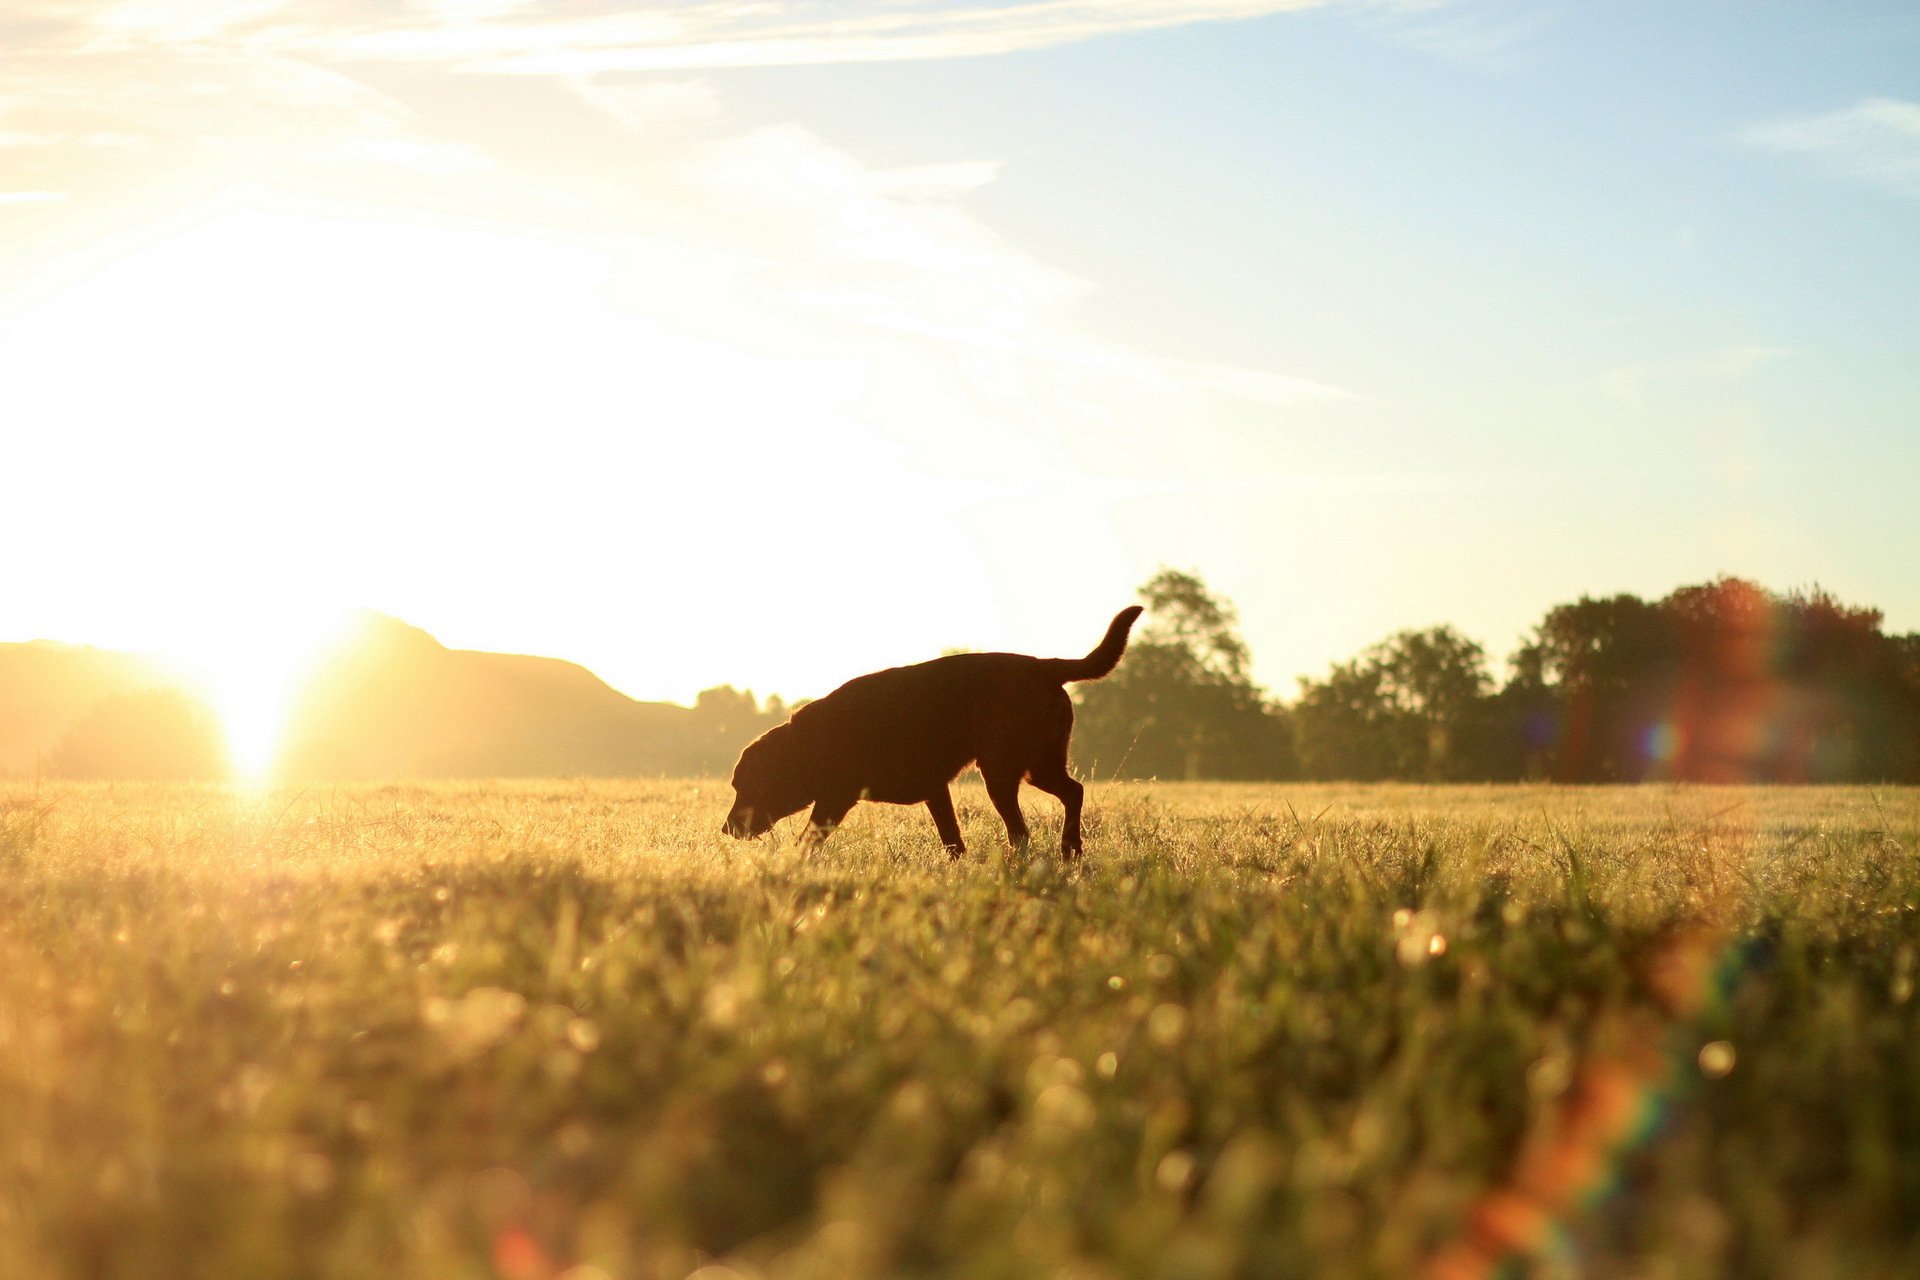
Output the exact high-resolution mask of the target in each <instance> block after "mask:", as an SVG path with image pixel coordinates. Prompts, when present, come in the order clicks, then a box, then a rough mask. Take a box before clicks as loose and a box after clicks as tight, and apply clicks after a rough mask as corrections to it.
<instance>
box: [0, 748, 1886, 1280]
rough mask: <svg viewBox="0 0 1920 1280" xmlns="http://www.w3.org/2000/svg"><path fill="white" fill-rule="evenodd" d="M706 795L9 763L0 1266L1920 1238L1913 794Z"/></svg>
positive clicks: (1246, 1258)
mask: <svg viewBox="0 0 1920 1280" xmlns="http://www.w3.org/2000/svg"><path fill="white" fill-rule="evenodd" d="M728 795H729V793H728V792H727V789H726V788H725V787H724V786H723V785H721V784H718V783H713V782H706V783H673V782H659V783H652V782H633V783H624V782H623V783H552V784H539V785H531V784H529V785H522V784H493V785H473V786H458V785H447V786H434V787H420V788H415V787H401V788H361V789H312V790H308V791H304V792H286V793H275V794H269V795H266V796H263V797H249V796H236V795H234V794H230V793H227V792H223V791H220V790H214V789H187V788H175V789H167V788H157V787H156V788H140V787H126V786H116V787H104V786H102V787H87V786H71V787H59V788H53V787H43V788H35V787H32V786H30V785H27V784H0V1276H7V1277H23V1278H25V1277H47V1278H50V1280H65V1278H68V1277H102V1278H106V1277H113V1278H122V1277H124V1278H126V1280H133V1278H135V1277H139V1278H140V1280H164V1278H167V1277H246V1278H252V1277H276V1276H330V1277H361V1276H396V1277H489V1276H500V1277H505V1278H506V1280H540V1278H545V1277H561V1276H565V1277H567V1280H601V1278H602V1277H607V1278H609V1280H623V1278H626V1277H635V1278H642V1277H660V1278H661V1280H681V1277H684V1276H687V1275H689V1274H695V1275H698V1276H699V1280H736V1278H737V1277H749V1278H750V1277H761V1276H764V1277H768V1278H769V1280H783V1278H786V1277H793V1278H795V1280H798V1278H801V1277H818V1278H819V1280H858V1278H859V1277H881V1276H967V1277H982V1278H986V1277H1007V1278H1009V1280H1011V1278H1013V1277H1059V1278H1061V1280H1101V1278H1104V1277H1132V1276H1143V1277H1167V1278H1169V1280H1174V1278H1180V1280H1186V1278H1192V1280H1205V1278H1208V1277H1228V1276H1329V1277H1346V1276H1381V1277H1399V1276H1422V1275H1425V1276H1431V1277H1435V1278H1436V1280H1447V1278H1451V1277H1455V1276H1460V1277H1467V1276H1490V1275H1496V1274H1513V1275H1527V1276H1560V1275H1567V1276H1572V1275H1580V1276H1603V1277H1611V1276H1619V1277H1629V1276H1632V1277H1691V1276H1731V1275H1767V1276H1792V1277H1823V1276H1832V1277H1864V1276H1888V1277H1892V1276H1912V1275H1916V1274H1920V1012H1916V1004H1915V1001H1914V999H1913V996H1914V991H1915V982H1916V962H1917V961H1920V916H1917V915H1916V904H1917V903H1920V793H1916V792H1913V791H1881V792H1868V791H1864V790H1771V791H1743V790H1730V789H1635V790H1554V789H1547V788H1497V789H1496V788H1454V789H1448V788H1409V787H1391V788H1382V787H1371V788H1366V787H1226V786H1217V787H1216V786H1166V785H1161V786H1153V787H1120V786H1097V787H1094V788H1093V789H1092V790H1091V795H1090V808H1089V815H1090V816H1089V833H1088V848H1089V858H1088V860H1087V862H1086V863H1085V864H1084V867H1082V868H1062V867H1061V866H1059V865H1058V864H1057V863H1056V862H1054V861H1053V860H1052V859H1050V858H1047V857H1044V856H1033V857H1026V858H1016V857H1010V856H1007V855H1005V854H1003V853H1000V852H998V843H997V841H998V823H997V821H996V820H995V819H993V818H992V816H991V812H990V810H989V809H988V808H987V806H986V804H985V801H984V797H982V796H981V795H980V794H979V793H978V792H977V791H971V792H970V791H965V790H964V789H963V792H962V795H961V811H962V820H963V825H964V826H965V828H966V832H967V835H968V839H969V841H970V843H971V844H972V845H973V846H974V850H975V852H974V853H973V854H972V855H971V856H970V857H969V859H968V860H966V861H963V862H960V863H958V864H953V863H949V861H948V860H947V858H946V857H945V856H944V854H942V853H941V851H940V850H939V847H938V842H937V840H936V839H935V837H934V834H933V830H932V825H931V823H929V822H928V820H927V818H926V815H925V813H924V812H923V811H918V810H913V811H907V810H898V809H889V808H885V807H881V806H871V805H868V806H862V807H861V808H860V809H858V810H856V811H855V814H854V816H853V818H852V820H851V821H850V823H849V824H848V826H847V827H846V828H845V829H843V830H842V831H841V833H840V834H839V835H837V836H836V837H835V839H834V841H833V842H832V843H831V844H830V845H829V846H828V848H827V849H826V851H825V852H824V854H821V855H818V856H815V857H813V858H811V859H803V858H801V857H800V856H799V855H798V854H797V853H796V852H795V850H794V849H793V847H792V845H791V840H790V838H789V836H788V833H786V832H782V833H780V835H779V837H778V838H776V840H775V841H772V842H769V841H761V842H759V843H758V844H755V845H740V844H735V843H733V842H731V841H728V840H726V839H725V838H724V837H722V836H720V835H719V834H718V830H717V829H718V826H719V822H720V817H721V815H722V813H723V812H724V810H725V807H726V799H727V796H728ZM1029 810H1030V813H1032V814H1033V815H1035V816H1037V817H1038V818H1039V819H1040V822H1039V824H1038V830H1039V832H1040V837H1039V840H1038V842H1037V845H1038V847H1040V848H1050V847H1051V841H1052V840H1054V839H1056V838H1057V831H1058V824H1057V812H1058V810H1057V807H1054V806H1052V805H1050V804H1047V803H1044V799H1043V798H1035V799H1034V800H1032V801H1031V802H1030V804H1029ZM1050 822H1051V825H1049V823H1050Z"/></svg>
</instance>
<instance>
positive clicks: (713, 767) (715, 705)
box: [687, 684, 787, 773]
mask: <svg viewBox="0 0 1920 1280" xmlns="http://www.w3.org/2000/svg"><path fill="white" fill-rule="evenodd" d="M786 718H787V707H786V704H785V703H783V702H782V701H781V700H780V699H779V698H778V697H771V698H768V699H767V702H766V706H765V707H762V706H761V705H760V703H759V701H758V700H756V699H755V698H754V696H753V690H751V689H745V690H742V689H736V688H734V687H733V686H732V685H730V684H723V685H720V686H718V687H717V688H713V689H702V690H701V691H700V692H699V694H697V695H696V696H695V698H694V700H693V724H694V738H693V741H694V745H693V754H694V756H695V757H696V758H695V759H693V760H691V761H689V762H687V767H688V769H689V771H690V772H695V773H726V772H727V771H728V770H730V769H732V768H733V762H734V760H735V759H736V758H738V756H739V755H740V749H741V748H742V747H744V746H746V745H747V743H749V742H751V741H753V739H755V738H757V737H759V736H760V735H761V734H762V733H764V732H766V731H767V730H768V729H771V728H773V726H774V725H777V724H779V723H780V722H781V721H782V720H785V719H786Z"/></svg>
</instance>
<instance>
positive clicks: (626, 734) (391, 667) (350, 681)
mask: <svg viewBox="0 0 1920 1280" xmlns="http://www.w3.org/2000/svg"><path fill="white" fill-rule="evenodd" d="M716 693H718V694H724V695H727V696H716V697H712V698H709V697H707V696H705V695H703V697H702V701H701V705H700V707H699V708H697V709H696V708H688V707H683V706H679V705H677V704H674V703H666V702H640V701H637V700H635V699H633V698H629V697H627V696H626V695H625V694H623V693H621V692H619V691H618V690H616V689H614V688H613V687H612V686H610V685H608V684H607V683H606V682H605V681H603V680H601V679H600V678H599V677H598V676H596V675H594V674H593V673H592V672H591V671H588V670H587V669H586V668H585V667H582V666H579V665H577V664H575V663H571V662H565V661H562V660H560V659H557V658H542V657H530V656H526V655H522V654H507V653H485V652H479V651H474V650H463V649H449V648H448V647H446V646H445V645H443V644H441V643H440V642H439V641H438V640H436V639H435V638H434V637H433V636H431V635H429V634H428V633H427V632H425V631H422V630H420V629H419V628H418V627H413V626H409V625H408V624H406V623H404V622H401V621H399V620H397V619H394V618H389V617H385V616H383V615H379V614H372V613H369V614H363V615H361V617H360V618H359V619H358V620H357V621H356V624H355V625H354V626H353V627H352V628H351V629H350V630H349V632H348V633H347V635H346V636H345V638H343V639H342V640H341V641H340V642H339V643H338V644H336V645H335V646H334V647H333V648H332V649H330V650H329V651H328V652H327V653H326V654H325V655H324V656H323V657H322V658H321V659H320V661H319V662H318V664H317V665H316V666H315V667H314V669H313V670H312V671H311V672H310V673H309V674H308V675H307V677H306V678H304V679H303V680H302V681H301V682H300V687H299V691H298V692H297V693H296V695H295V697H294V698H293V701H292V706H291V714H290V715H289V717H288V724H289V733H288V736H287V743H286V746H285V748H284V750H283V753H282V756H281V758H280V762H279V767H278V770H277V772H278V773H279V774H280V776H282V777H284V778H287V779H294V780H301V779H316V780H317V779H330V780H345V779H353V780H361V781H378V780H383V779H396V778H473V777H501V778H525V777H555V776H574V777H620V776H632V775H646V774H656V775H657V774H681V775H687V774H711V773H714V772H724V771H725V770H726V769H727V768H728V767H729V766H730V765H731V764H732V762H733V758H734V756H735V755H736V754H737V753H738V751H739V749H740V747H741V746H742V745H743V744H744V743H745V742H746V741H747V740H748V739H749V738H750V737H752V736H753V734H755V733H757V732H759V731H760V729H762V728H764V727H766V724H767V723H770V722H771V721H770V720H769V718H768V716H769V715H771V717H772V719H778V718H779V717H778V714H777V713H771V712H770V713H768V714H766V715H763V714H761V713H760V712H759V711H758V709H757V707H756V706H755V705H754V704H753V703H752V701H751V699H750V698H749V697H748V696H747V695H741V694H734V693H733V692H732V691H730V690H721V691H716ZM162 694H164V695H165V699H164V700H163V701H164V702H165V703H166V704H169V705H167V706H164V707H163V708H162V709H165V710H178V707H176V706H173V705H171V704H178V705H179V706H185V705H187V704H189V703H192V704H193V705H194V706H197V707H199V710H200V712H201V713H203V714H202V715H201V716H200V717H199V719H201V720H210V719H211V718H212V712H211V711H210V710H209V709H207V708H205V707H204V706H203V705H201V704H198V703H197V702H194V701H193V700H194V699H195V697H196V695H195V692H194V690H193V687H192V685H191V683H190V681H189V680H188V679H187V678H186V677H185V676H184V675H183V674H182V673H180V672H178V671H176V670H175V669H173V668H172V667H170V666H169V665H168V664H166V663H164V662H162V661H160V660H158V659H155V658H152V657H148V656H145V655H141V654H134V653H124V652H116V651H113V650H106V649H96V648H90V647H85V646H79V645H65V644H55V643H51V642H47V641H34V642H31V643H27V644H6V645H0V775H13V776H31V775H34V774H37V773H46V774H48V775H50V776H55V775H65V776H70V777H143V778H157V777H194V776H202V774H201V772H200V771H199V769H198V767H196V768H184V767H182V762H184V761H186V760H189V759H191V760H194V761H203V760H204V759H205V758H206V756H207V744H206V743H205V742H204V741H201V740H191V741H190V740H188V737H187V736H186V732H185V730H184V729H183V731H182V735H181V739H180V740H179V741H177V742H169V741H166V740H164V735H162V737H161V739H160V740H154V737H155V735H154V734H153V732H152V731H151V730H149V731H148V733H147V735H146V736H147V738H148V739H149V741H147V742H146V744H145V745H144V747H143V750H142V751H141V752H138V753H133V754H132V755H128V754H127V753H120V754H118V755H115V754H114V753H103V752H100V751H93V750H85V751H82V750H76V749H75V746H76V744H77V743H78V742H79V740H80V739H82V738H85V739H87V740H88V741H89V742H91V741H92V740H93V739H97V738H99V737H100V736H101V734H102V733H103V732H110V730H111V728H112V726H114V725H119V724H122V723H124V722H128V721H129V719H130V713H132V712H140V711H145V712H151V710H152V708H151V707H144V706H142V700H145V701H152V700H153V698H158V697H159V695H162ZM136 695H138V696H137V697H136ZM148 695H153V698H149V697H148ZM743 703H744V706H743ZM146 718H147V720H148V721H149V722H150V721H151V720H152V719H153V717H152V716H151V715H150V714H149V715H147V717H146ZM173 721H177V722H178V723H180V724H181V725H183V726H187V727H191V725H192V724H193V723H194V722H195V717H192V716H186V715H175V716H173ZM169 722H172V721H169ZM103 726H104V727H103ZM202 737H204V734H202Z"/></svg>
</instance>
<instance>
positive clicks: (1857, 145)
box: [1742, 98, 1920, 198]
mask: <svg viewBox="0 0 1920 1280" xmlns="http://www.w3.org/2000/svg"><path fill="white" fill-rule="evenodd" d="M1742 137H1743V138H1744V139H1745V140H1746V141H1747V142H1749V143H1752V144H1754V145H1756V146H1761V147H1766V148H1768V149H1770V150H1774V151H1785V152H1792V153H1796V154H1800V155H1806V156H1810V157H1812V158H1814V159H1815V160H1817V161H1819V162H1820V163H1821V164H1823V165H1825V166H1826V167H1828V168H1830V169H1832V170H1834V171H1836V172H1839V173H1845V174H1848V175H1850V176H1852V177H1855V178H1861V179H1865V180H1866V181H1869V182H1872V183H1875V184H1877V185H1879V186H1882V187H1886V188H1888V189H1890V190H1893V191H1897V192H1899V193H1900V194H1902V195H1906V196H1911V197H1915V198H1920V103H1915V102H1907V101H1904V100H1902V99H1899V98H1866V99H1863V100H1862V101H1860V102H1858V103H1855V104H1854V105H1853V106H1851V107H1847V108H1845V109H1843V110H1839V111H1829V112H1826V113H1824V114H1821V115H1815V116H1803V117H1800V118H1797V119H1789V120H1775V121H1771V122H1769V123H1767V124H1763V125H1758V126H1755V127H1754V128H1751V129H1748V130H1747V131H1746V132H1745V133H1744V134H1743V135H1742Z"/></svg>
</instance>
